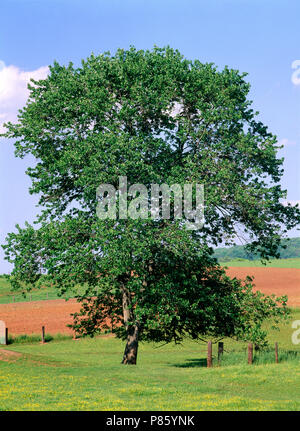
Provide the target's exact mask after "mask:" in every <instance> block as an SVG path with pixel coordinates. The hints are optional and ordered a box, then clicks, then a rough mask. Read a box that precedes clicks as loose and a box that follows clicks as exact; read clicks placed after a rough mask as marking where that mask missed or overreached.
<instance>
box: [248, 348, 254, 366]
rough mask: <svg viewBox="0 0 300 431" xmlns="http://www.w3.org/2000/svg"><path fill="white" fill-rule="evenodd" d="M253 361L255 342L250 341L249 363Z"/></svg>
mask: <svg viewBox="0 0 300 431" xmlns="http://www.w3.org/2000/svg"><path fill="white" fill-rule="evenodd" d="M252 363H253V344H252V343H249V344H248V364H250V365H251V364H252Z"/></svg>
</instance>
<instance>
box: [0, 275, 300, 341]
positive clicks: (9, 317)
mask: <svg viewBox="0 0 300 431" xmlns="http://www.w3.org/2000/svg"><path fill="white" fill-rule="evenodd" d="M227 273H228V275H230V276H231V277H237V278H242V279H244V278H245V277H246V276H247V275H251V276H252V275H253V276H254V277H255V279H254V284H255V289H256V290H260V291H262V292H263V293H266V294H271V293H275V295H276V296H280V295H288V297H289V302H288V304H289V305H290V306H294V307H300V269H294V268H292V269H291V268H254V267H250V268H245V267H240V268H237V267H235V268H233V267H231V268H228V270H227ZM79 309H80V304H78V303H77V302H76V300H74V299H70V300H69V301H65V300H63V299H57V300H51V301H34V302H19V303H15V304H0V320H4V322H5V323H6V326H7V327H8V329H9V333H10V334H13V335H18V334H33V333H34V334H38V333H41V327H42V326H45V328H46V333H48V334H57V333H64V334H72V331H71V330H70V329H69V328H67V327H66V325H67V324H68V323H71V322H72V317H71V316H70V314H71V313H74V312H75V311H79Z"/></svg>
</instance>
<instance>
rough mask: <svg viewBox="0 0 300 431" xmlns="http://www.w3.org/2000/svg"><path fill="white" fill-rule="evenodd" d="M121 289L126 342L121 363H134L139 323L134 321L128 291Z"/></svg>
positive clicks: (124, 288)
mask: <svg viewBox="0 0 300 431" xmlns="http://www.w3.org/2000/svg"><path fill="white" fill-rule="evenodd" d="M122 291H123V301H122V302H123V319H124V324H125V328H126V331H127V342H126V346H125V350H124V355H123V360H122V364H126V365H136V360H137V352H138V342H139V340H138V336H139V325H138V323H134V314H133V311H132V309H131V307H130V306H131V298H130V292H129V291H128V289H126V287H125V286H124V285H123V286H122Z"/></svg>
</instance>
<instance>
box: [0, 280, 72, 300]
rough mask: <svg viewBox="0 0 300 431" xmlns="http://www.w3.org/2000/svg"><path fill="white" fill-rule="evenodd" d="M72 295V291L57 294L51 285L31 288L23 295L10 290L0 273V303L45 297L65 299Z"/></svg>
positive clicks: (45, 298)
mask: <svg viewBox="0 0 300 431" xmlns="http://www.w3.org/2000/svg"><path fill="white" fill-rule="evenodd" d="M72 297H74V295H73V294H72V293H70V294H68V295H66V294H65V295H62V296H61V295H59V292H58V290H57V289H55V288H53V287H52V288H51V287H47V288H40V289H33V290H32V291H30V292H27V293H26V294H25V295H23V294H22V292H20V291H12V290H11V286H10V284H9V282H8V281H7V279H6V278H5V277H4V276H2V275H0V304H10V303H13V302H26V301H43V300H47V299H62V298H64V299H65V298H72Z"/></svg>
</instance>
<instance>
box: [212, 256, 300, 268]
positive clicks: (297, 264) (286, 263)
mask: <svg viewBox="0 0 300 431" xmlns="http://www.w3.org/2000/svg"><path fill="white" fill-rule="evenodd" d="M219 263H220V264H221V265H223V266H246V267H253V266H254V267H266V268H298V269H299V268H300V258H291V259H273V260H271V261H270V262H269V263H268V264H267V265H263V264H262V263H261V261H260V260H246V259H234V260H226V261H221V260H220V261H219Z"/></svg>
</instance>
